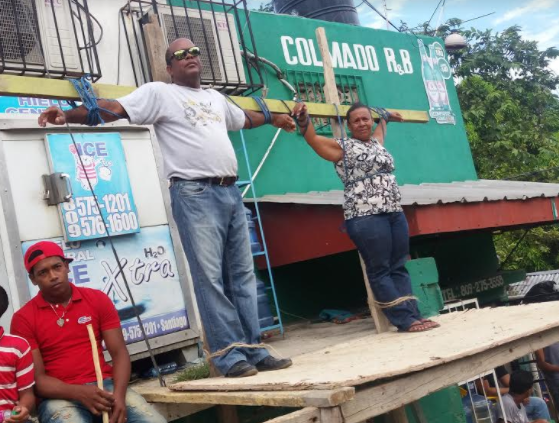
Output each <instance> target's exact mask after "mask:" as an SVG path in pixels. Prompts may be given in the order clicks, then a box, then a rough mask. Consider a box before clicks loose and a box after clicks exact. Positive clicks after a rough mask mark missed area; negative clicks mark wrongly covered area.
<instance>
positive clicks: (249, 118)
mask: <svg viewBox="0 0 559 423" xmlns="http://www.w3.org/2000/svg"><path fill="white" fill-rule="evenodd" d="M223 95H224V96H225V98H226V99H227V100H229V101H230V102H231V103H233V104H234V105H235V106H237V107H238V108H239V109H241V110H242V111H243V113H244V114H245V117H246V118H247V119H248V123H249V124H250V127H249V128H248V129H252V127H253V124H252V118H251V117H250V116H249V114H248V113H247V112H246V110H245V109H243V108H242V107H241V106H239V103H237V102H236V101H235V100H233V99H232V98H231V96H229V95H227V94H223Z"/></svg>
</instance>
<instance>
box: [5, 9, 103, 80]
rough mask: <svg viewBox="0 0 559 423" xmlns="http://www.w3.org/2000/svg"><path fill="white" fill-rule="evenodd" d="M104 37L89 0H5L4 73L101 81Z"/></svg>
mask: <svg viewBox="0 0 559 423" xmlns="http://www.w3.org/2000/svg"><path fill="white" fill-rule="evenodd" d="M102 36H103V32H102V28H101V25H100V24H99V22H98V21H97V20H96V19H95V17H94V16H93V15H92V14H91V12H90V10H89V7H88V0H40V1H38V0H0V73H10V74H14V75H25V76H42V77H50V78H67V77H80V76H82V75H84V74H90V75H91V77H92V79H93V81H96V80H98V79H99V78H100V77H101V68H100V66H99V57H98V55H97V48H96V46H97V44H99V42H100V41H101V38H102Z"/></svg>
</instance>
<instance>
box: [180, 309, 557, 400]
mask: <svg viewBox="0 0 559 423" xmlns="http://www.w3.org/2000/svg"><path fill="white" fill-rule="evenodd" d="M433 320H436V321H439V322H440V323H441V325H442V326H441V327H440V328H438V329H437V330H436V331H427V332H417V333H398V332H387V333H383V334H380V335H377V334H370V335H366V336H363V337H361V338H359V339H355V340H352V341H349V342H346V343H342V344H337V345H332V346H330V347H328V348H325V349H322V350H319V351H314V352H311V353H307V354H303V355H300V356H297V357H294V358H293V363H294V364H293V366H292V367H290V368H288V369H284V370H282V371H279V372H265V373H259V374H257V375H255V376H252V377H250V378H244V379H231V378H221V379H206V380H198V381H192V382H182V383H177V384H174V385H171V389H173V390H178V391H180V390H183V391H194V390H202V391H233V390H242V391H252V390H255V391H281V390H294V391H300V390H306V389H335V388H339V387H342V386H358V385H362V384H365V383H370V382H373V381H377V380H381V379H386V378H390V377H397V376H403V375H408V374H409V373H411V372H417V371H420V370H424V369H428V368H433V367H436V366H441V365H443V364H446V363H449V362H452V361H455V360H459V359H461V358H464V357H471V356H474V355H477V354H480V353H483V352H486V351H491V350H493V349H495V348H497V347H499V346H502V345H508V344H510V343H511V342H514V341H516V340H519V339H522V338H524V337H527V336H530V335H533V334H537V333H539V332H544V331H546V330H547V329H550V328H554V327H556V326H559V303H558V302H549V303H541V304H530V305H523V306H512V307H499V308H493V309H480V310H471V311H467V312H459V313H450V314H445V315H442V316H437V317H435V318H433ZM558 340H559V339H558ZM550 343H551V342H550ZM466 370H469V369H466ZM464 379H465V378H462V379H461V380H464Z"/></svg>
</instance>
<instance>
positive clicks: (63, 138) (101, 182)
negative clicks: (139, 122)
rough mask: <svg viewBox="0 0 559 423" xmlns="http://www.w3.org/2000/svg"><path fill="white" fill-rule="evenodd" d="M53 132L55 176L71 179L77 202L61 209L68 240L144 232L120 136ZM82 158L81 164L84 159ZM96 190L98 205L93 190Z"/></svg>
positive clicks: (49, 143)
mask: <svg viewBox="0 0 559 423" xmlns="http://www.w3.org/2000/svg"><path fill="white" fill-rule="evenodd" d="M74 138H75V140H76V144H74V143H73V142H72V138H71V137H70V135H68V134H48V135H47V149H48V151H49V153H50V159H51V168H52V171H53V172H61V173H63V174H66V175H69V180H70V185H71V187H72V193H73V195H72V199H71V200H70V201H69V202H66V203H62V204H61V205H60V206H59V208H60V214H61V219H62V223H63V227H64V234H65V240H66V241H67V242H71V241H83V240H88V239H97V238H102V237H104V236H105V235H106V232H107V229H108V230H109V233H110V234H111V235H124V234H130V233H137V232H139V231H140V225H139V223H138V213H137V211H136V205H135V204H134V198H133V196H132V189H131V187H130V181H129V179H128V170H127V168H126V159H125V156H124V150H123V148H122V142H121V140H120V134H117V133H105V134H102V133H96V134H93V133H91V134H74ZM80 157H81V160H80ZM91 188H92V189H93V191H94V193H95V195H96V197H97V201H98V203H99V208H101V213H102V215H103V218H104V220H105V223H106V224H107V228H105V225H104V224H103V219H102V218H101V215H100V214H99V209H98V205H97V203H96V201H95V197H94V196H93V194H92V192H91Z"/></svg>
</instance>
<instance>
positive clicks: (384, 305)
mask: <svg viewBox="0 0 559 423" xmlns="http://www.w3.org/2000/svg"><path fill="white" fill-rule="evenodd" d="M371 301H372V302H373V303H375V304H376V305H377V306H378V307H379V308H381V309H385V308H392V307H396V306H397V305H400V304H402V303H405V302H406V301H418V298H417V297H415V296H413V295H406V296H405V297H400V298H396V299H395V300H394V301H389V302H386V303H383V302H382V301H376V300H371Z"/></svg>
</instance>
